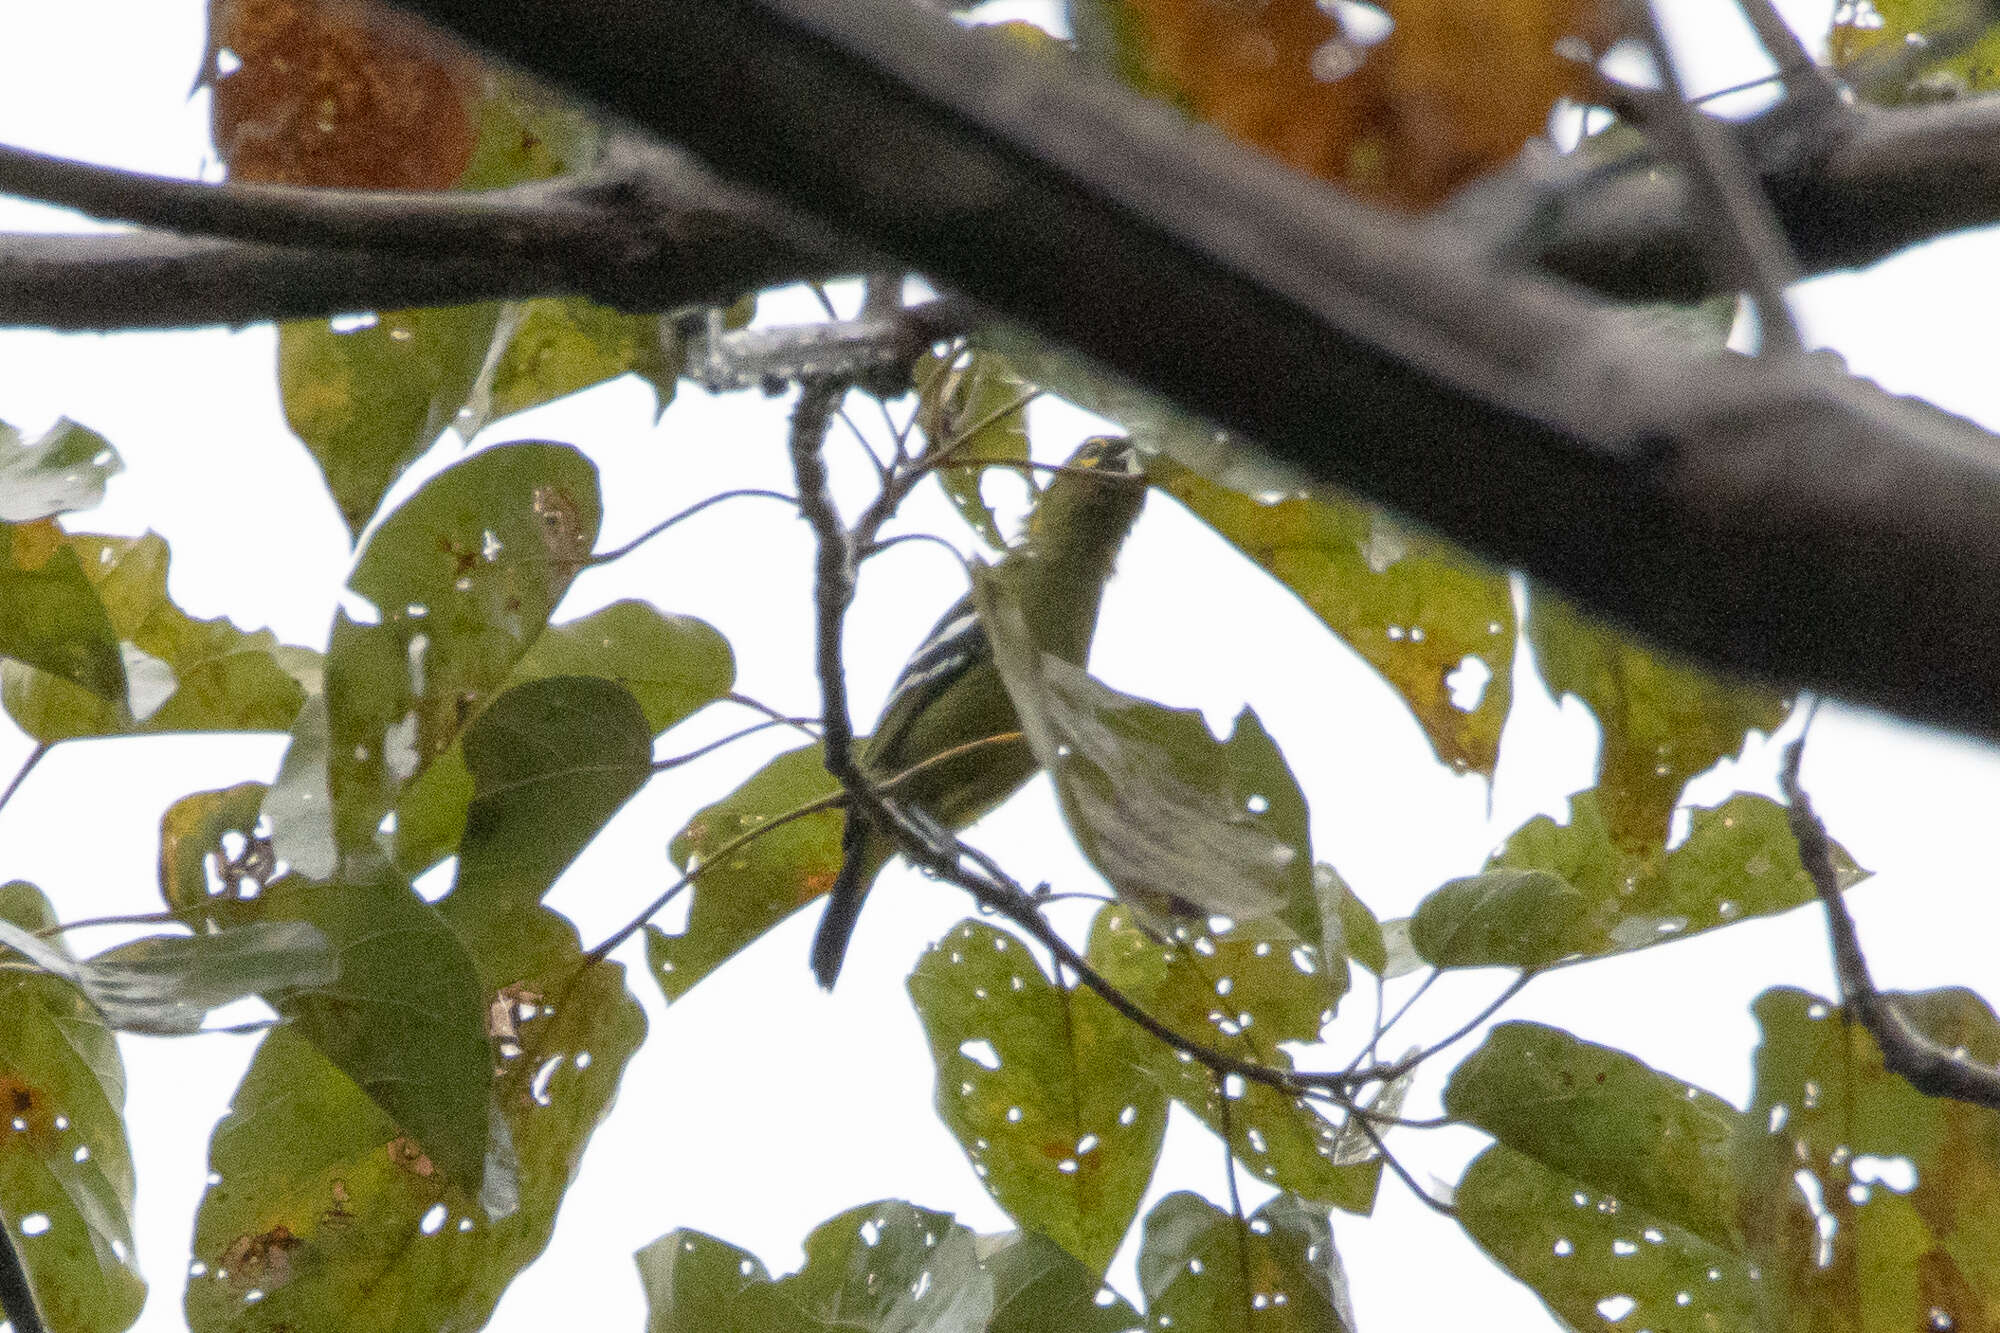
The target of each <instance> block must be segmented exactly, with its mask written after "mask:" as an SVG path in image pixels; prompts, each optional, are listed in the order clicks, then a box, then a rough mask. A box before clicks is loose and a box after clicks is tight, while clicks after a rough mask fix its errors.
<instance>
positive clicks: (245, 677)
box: [0, 525, 318, 741]
mask: <svg viewBox="0 0 2000 1333" xmlns="http://www.w3.org/2000/svg"><path fill="white" fill-rule="evenodd" d="M27 533H34V534H36V535H35V536H34V537H33V538H31V539H29V540H31V541H33V542H35V543H37V544H39V543H40V542H41V541H43V540H44V539H47V540H51V541H53V542H56V543H59V544H60V549H52V548H50V547H47V546H43V547H41V551H40V554H39V556H38V558H36V560H35V562H34V563H33V565H32V568H34V569H36V570H37V571H68V570H70V569H72V568H73V569H75V570H77V571H79V572H80V573H81V575H82V577H83V578H84V579H85V580H86V581H87V582H88V584H89V586H90V588H91V589H92V590H93V591H94V593H95V596H96V601H97V604H98V607H99V608H101V610H93V609H91V608H89V607H87V606H85V605H84V604H81V603H78V602H74V601H69V602H67V606H68V611H67V612H66V613H65V614H74V615H76V616H78V617H80V620H79V621H78V622H77V624H78V625H79V627H81V626H82V625H83V623H84V622H88V628H87V629H86V630H85V631H84V634H83V638H82V639H81V640H79V642H85V643H87V644H88V655H89V660H90V661H91V662H92V663H94V664H96V665H93V666H92V668H91V670H90V672H89V679H88V680H87V681H83V682H82V683H79V681H80V679H81V678H80V677H79V676H78V675H74V674H70V673H68V672H65V673H64V674H63V675H61V676H59V675H56V674H51V673H50V672H48V671H38V670H35V669H34V668H33V666H29V665H23V664H22V663H20V662H8V663H5V664H3V665H0V688H4V690H5V694H6V705H7V711H8V713H9V714H11V715H12V716H13V718H14V720H15V721H16V722H18V723H19V724H20V726H21V729H22V730H23V731H26V732H27V733H28V734H29V735H31V736H33V737H35V738H36V739H37V740H42V741H60V740H69V739H72V738H75V737H82V736H123V735H133V734H139V733H147V734H154V733H161V732H175V731H286V730H289V729H290V728H291V725H292V720H293V718H294V717H295V716H296V715H297V714H298V711H299V705H300V704H301V703H302V702H303V701H304V699H305V695H306V691H305V686H304V685H303V684H301V680H307V681H310V680H313V679H315V678H316V677H317V673H318V666H317V663H318V657H317V655H316V654H314V653H312V652H311V651H309V650H307V649H304V648H295V647H292V646H290V645H288V644H280V643H279V642H278V641H277V639H276V637H275V636H273V635H272V634H271V633H270V631H268V630H258V631H255V632H254V633H246V632H244V631H243V630H240V629H237V628H236V626H235V625H233V624H231V623H230V622H229V621H227V620H224V619H220V618H218V619H215V620H196V619H194V618H193V617H191V616H189V615H188V614H187V613H186V612H184V611H182V610H181V609H180V608H179V607H178V606H175V605H174V603H173V601H172V599H171V598H169V597H168V595H167V543H166V542H165V541H164V540H163V539H162V538H160V537H159V536H158V535H156V534H154V533H147V534H146V535H145V536H143V537H98V536H92V535H88V534H81V533H75V534H70V533H62V532H59V531H58V530H56V529H55V528H53V527H52V526H50V527H46V528H45V527H43V526H42V525H33V526H31V527H28V528H15V529H13V534H14V551H15V554H16V557H17V559H18V557H19V556H20V554H21V553H22V549H23V540H24V536H23V534H27ZM61 578H62V580H63V582H64V585H65V589H66V592H65V597H66V598H67V597H71V596H74V595H75V583H74V579H73V578H72V577H71V576H70V575H69V574H68V573H67V572H63V573H62V574H61ZM7 582H8V576H7V574H6V572H5V570H4V568H0V599H4V598H5V597H6V596H7V593H6V591H5V589H4V585H5V584H6V583H7ZM4 609H6V608H5V607H4V605H0V610H4ZM100 614H101V615H102V616H104V617H105V618H106V620H108V622H109V627H110V631H111V635H112V636H113V641H114V643H115V650H116V651H117V653H118V654H119V656H120V658H121V659H122V662H123V665H122V667H121V668H120V671H119V673H118V674H117V675H116V676H113V675H111V674H110V672H109V669H108V667H107V666H105V665H103V651H104V649H103V639H102V637H101V635H102V633H103V628H102V626H101V625H100V624H98V623H97V616H98V615H100ZM4 633H5V631H0V634H4ZM65 676H67V678H65ZM114 680H115V681H116V682H117V683H118V685H117V688H116V689H109V688H107V687H109V686H110V685H111V684H112V682H113V681H114Z"/></svg>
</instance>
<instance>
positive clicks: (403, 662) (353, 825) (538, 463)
mask: <svg viewBox="0 0 2000 1333" xmlns="http://www.w3.org/2000/svg"><path fill="white" fill-rule="evenodd" d="M598 519H599V508H598V495H597V472H596V469H595V468H594V467H593V466H592V465H591V463H590V461H589V460H588V459H586V458H585V457H584V456H583V455H582V454H580V453H578V452H577V451H576V450H574V449H572V448H570V447H569V446H568V445H561V444H547V443H528V444H508V445H500V446H498V447H496V448H492V449H487V450H484V451H482V452H480V453H477V454H474V455H473V456H472V457H471V458H468V459H466V460H465V461H464V462H462V463H458V464H456V465H455V466H453V467H450V468H447V469H446V470H445V471H443V472H441V473H439V474H438V475H437V476H435V477H433V478H432V479H431V480H430V482H429V483H428V484H426V485H425V486H424V487H423V489H421V490H419V491H418V492H417V493H416V494H415V495H414V496H412V497H411V498H410V499H409V500H408V502H406V503H405V504H404V505H403V506H402V507H401V508H399V509H398V510H396V512H395V513H393V514H391V515H389V517H388V518H386V519H384V520H383V522H382V524H381V526H380V527H379V528H377V529H376V531H375V534H374V536H373V537H372V538H370V540H369V542H368V546H367V549H366V550H365V551H363V552H362V555H361V559H360V562H359V563H358V565H357V566H356V568H355V571H354V576H353V578H352V579H351V580H350V581H349V583H350V586H351V587H352V588H353V590H354V592H355V593H356V594H358V595H359V596H360V597H361V598H363V599H365V600H366V601H367V602H368V603H370V604H371V605H372V607H373V608H374V609H373V612H372V614H373V617H374V623H363V622H362V621H357V620H355V619H353V618H351V617H350V616H349V615H348V614H347V613H346V612H342V613H341V615H340V616H339V618H338V619H337V620H336V621H335V624H334V629H333V642H332V646H331V647H330V648H329V649H328V651H327V663H326V701H327V709H328V728H329V730H328V736H329V748H328V752H327V753H328V784H329V788H330V796H331V799H332V804H333V817H334V834H335V840H336V843H337V846H338V847H339V849H340V852H341V854H342V855H343V856H351V855H356V854H361V855H364V856H373V855H375V854H376V853H378V852H379V850H380V848H379V846H378V835H379V834H381V833H383V832H384V830H383V829H382V828H381V825H382V823H383V821H384V819H385V817H386V816H387V815H388V814H389V812H390V811H391V810H393V809H394V808H395V805H396V801H397V799H398V797H399V795H400V793H401V789H402V785H403V784H404V783H405V782H407V781H408V780H409V779H411V778H412V777H414V776H416V774H418V773H419V772H421V771H422V770H423V769H424V768H425V766H426V765H428V764H429V763H430V762H431V761H432V760H433V759H435V758H436V757H437V756H438V755H439V754H441V753H443V752H444V751H445V750H446V749H447V748H448V747H449V746H450V745H451V743H452V742H453V741H454V740H455V739H456V738H457V736H458V733H459V731H460V729H461V728H463V727H464V726H465V725H466V723H468V722H469V721H470V720H471V719H472V717H473V716H474V715H475V714H476V713H477V712H478V711H479V709H480V708H481V707H482V706H483V705H484V704H485V702H486V701H487V699H489V698H490V697H492V695H494V694H495V693H497V692H498V690H499V689H500V688H501V687H502V685H503V684H504V683H505V682H506V680H507V678H508V676H509V675H510V674H511V673H512V671H513V670H514V667H515V665H516V664H517V663H518V662H519V661H520V660H521V658H522V656H523V655H524V654H525V653H526V652H527V651H528V648H529V646H530V645H531V644H533V642H534V641H535V639H536V637H537V636H538V635H539V634H540V633H541V632H542V627H543V626H544V625H546V624H547V623H548V617H549V613H550V612H551V611H552V610H554V609H555V605H556V603H557V602H558V601H560V600H561V599H562V595H563V593H564V592H565V591H567V590H568V588H569V584H570V581H571V580H572V579H573V578H575V577H576V574H577V572H578V571H579V570H580V569H581V568H582V565H583V562H584V561H585V560H586V559H587V558H588V556H589V554H590V549H591V546H592V545H593V544H594V543H595V542H596V540H597V526H598Z"/></svg>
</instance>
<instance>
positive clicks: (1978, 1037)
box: [1738, 988, 2000, 1333]
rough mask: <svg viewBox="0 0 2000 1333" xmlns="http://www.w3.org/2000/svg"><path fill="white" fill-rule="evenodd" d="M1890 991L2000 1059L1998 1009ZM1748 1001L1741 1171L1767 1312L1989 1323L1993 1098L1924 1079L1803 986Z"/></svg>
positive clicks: (1858, 1327) (1782, 1321) (1878, 1324)
mask: <svg viewBox="0 0 2000 1333" xmlns="http://www.w3.org/2000/svg"><path fill="white" fill-rule="evenodd" d="M1891 998H1892V999H1893V1000H1894V1002H1895V1003H1896V1005H1897V1006H1898V1007H1899V1008H1900V1009H1901V1010H1902V1012H1903V1014H1904V1015H1905V1016H1906V1017H1907V1018H1908V1019H1909V1021H1910V1022H1911V1024H1912V1025H1913V1026H1914V1027H1916V1028H1917V1030H1918V1031H1920V1032H1922V1033H1924V1034H1925V1035H1926V1036H1928V1037H1930V1038H1931V1039H1932V1040H1933V1041H1935V1042H1937V1043H1939V1044H1940V1045H1942V1046H1943V1047H1944V1048H1945V1049H1946V1050H1958V1051H1962V1052H1963V1053H1964V1055H1965V1057H1966V1058H1967V1059H1969V1060H1971V1061H1972V1062H1973V1063H1975V1064H1978V1065H1981V1066H1984V1067H1986V1068H1989V1069H1990V1068H1992V1067H1993V1066H1994V1065H1995V1064H1997V1063H2000V1020H1996V1019H1995V1018H1994V1015H1993V1011H1992V1009H1990V1008H1988V1007H1987V1004H1986V1002H1985V1001H1984V1000H1982V999H1980V998H1979V997H1978V996H1977V995H1974V994H1973V993H1972V992H1971V991H1968V990H1959V989H1955V988H1954V989H1948V990H1933V991H1923V992H1919V993H1915V994H1895V995H1893V996H1892V997H1891ZM1754 1012H1755V1013H1756V1016H1757V1023H1758V1026H1759V1027H1760V1028H1761V1029H1762V1034H1763V1040H1762V1042H1761V1044H1760V1045H1759V1046H1758V1048H1757V1055H1756V1061H1755V1070H1756V1085H1755V1090H1754V1092H1753V1093H1752V1095H1751V1099H1750V1111H1749V1117H1748V1118H1749V1120H1750V1123H1751V1125H1752V1131H1751V1133H1750V1135H1749V1136H1748V1141H1747V1142H1746V1143H1745V1145H1744V1147H1743V1151H1742V1154H1741V1156H1740V1157H1739V1160H1738V1170H1739V1173H1740V1175H1739V1196H1740V1197H1741V1199H1742V1201H1743V1211H1742V1216H1741V1225H1742V1233H1743V1236H1744V1238H1745V1241H1746V1249H1747V1253H1748V1256H1749V1258H1750V1260H1751V1262H1752V1263H1754V1264H1756V1265H1757V1266H1758V1268H1759V1269H1761V1270H1762V1272H1763V1274H1764V1277H1763V1281H1762V1282H1761V1283H1760V1284H1759V1286H1760V1288H1761V1290H1762V1292H1763V1296H1764V1300H1765V1302H1766V1308H1765V1311H1764V1313H1765V1317H1766V1320H1767V1324H1766V1326H1767V1327H1770V1328H1776V1329H1782V1330H1799V1331H1803V1330H1808V1329H1810V1330H1814V1333H1818V1331H1819V1330H1840V1331H1841V1333H1888V1330H1891V1329H1895V1330H1903V1329H1939V1330H1942V1329H1983V1328H1991V1327H1992V1326H1993V1323H1994V1319H1995V1314H1996V1311H2000V1242H1996V1237H2000V1112H1995V1111H1991V1110H1987V1109H1985V1108H1983V1107H1978V1106H1973V1105H1970V1104H1968V1103H1965V1102H1959V1101H1953V1100H1951V1099H1950V1098H1945V1097H1926V1096H1924V1095H1923V1094H1922V1093H1919V1092H1918V1091H1917V1090H1916V1089H1915V1088H1913V1087H1911V1086H1910V1085H1909V1083H1907V1082H1906V1081H1904V1079H1903V1078H1902V1077H1901V1076H1900V1075H1897V1074H1892V1073H1889V1072H1888V1071H1887V1070H1886V1069H1884V1068H1883V1066H1882V1055H1881V1052H1880V1050H1879V1049H1878V1048H1877V1047H1876V1045H1875V1043H1874V1040H1873V1039H1872V1038H1870V1037H1869V1036H1868V1034H1867V1032H1866V1031H1865V1030H1864V1029H1863V1028H1862V1027H1861V1026H1860V1025H1859V1024H1858V1023H1854V1022H1852V1021H1850V1020H1849V1019H1848V1017H1847V1016H1846V1014H1844V1013H1843V1012H1842V1011H1841V1010H1839V1009H1837V1008H1834V1007H1832V1006H1830V1005H1828V1004H1827V1003H1825V1002H1824V1001H1822V1000H1820V999H1818V998H1816V997H1814V996H1812V995H1809V994H1807V993H1805V992H1804V991H1799V990H1793V989H1790V988H1780V989H1776V990H1769V991H1766V992H1765V993H1764V994H1763V995H1761V996H1759V997H1758V999H1757V1002H1756V1004H1755V1006H1754Z"/></svg>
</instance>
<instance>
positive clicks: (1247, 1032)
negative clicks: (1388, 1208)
mask: <svg viewBox="0 0 2000 1333" xmlns="http://www.w3.org/2000/svg"><path fill="white" fill-rule="evenodd" d="M1260 925H1261V926H1262V927H1265V928H1266V929H1265V930H1261V931H1260V930H1258V929H1254V928H1253V927H1257V926H1260ZM1183 936H1184V937H1183V938H1179V939H1177V940H1176V942H1174V943H1172V944H1162V943H1160V942H1159V941H1157V940H1155V939H1154V938H1153V937H1152V936H1151V935H1149V934H1148V933H1147V932H1146V931H1144V930H1143V929H1141V928H1140V927H1139V925H1138V924H1137V923H1136V922H1135V921H1134V920H1133V919H1132V915H1131V910H1130V909H1129V908H1127V907H1125V906H1124V905H1123V904H1113V905H1111V906H1109V907H1106V908H1105V909H1103V910H1102V911H1100V912H1099V913H1098V915H1097V920H1096V921H1095V923H1093V925H1092V926H1091V931H1090V947H1089V958H1090V962H1091V963H1092V965H1093V966H1095V967H1097V968H1098V970H1099V971H1101V972H1102V973H1103V974H1104V976H1105V977H1106V979H1107V980H1109V981H1110V982H1111V983H1112V984H1113V985H1115V986H1117V987H1118V988H1119V989H1120V990H1121V991H1123V992H1124V993H1125V995H1127V996H1128V997H1130V998H1131V999H1132V1000H1133V1001H1134V1002H1135V1003H1137V1004H1139V1005H1140V1006H1141V1007H1142V1008H1144V1009H1145V1010H1146V1012H1148V1013H1150V1014H1152V1015H1153V1016H1154V1017H1156V1018H1158V1019H1159V1020H1160V1021H1161V1022H1163V1023H1165V1024H1167V1025H1168V1026H1169V1027H1171V1028H1172V1029H1174V1031H1176V1032H1178V1033H1181V1034H1182V1035H1183V1036H1186V1037H1188V1038H1190V1039H1191V1040H1193V1041H1196V1042H1199V1043H1200V1044H1201V1045H1203V1046H1206V1047H1208V1048H1209V1049H1211V1050H1218V1051H1222V1052H1225V1053H1227V1054H1230V1055H1234V1056H1237V1057H1239V1058H1241V1059H1246V1060H1253V1061H1256V1062H1257V1063H1259V1064H1263V1065H1268V1066H1271V1067H1273V1068H1278V1069H1289V1068H1290V1067H1291V1055H1290V1052H1289V1051H1287V1050H1286V1049H1285V1047H1286V1045H1287V1044H1289V1043H1293V1042H1312V1041H1317V1040H1318V1039H1319V1033H1320V1029H1321V1028H1322V1027H1324V1026H1325V1024H1326V1023H1327V1022H1328V1021H1329V1020H1330V1019H1331V1018H1332V1016H1333V1014H1332V1010H1331V1008H1330V1007H1329V1006H1328V1005H1327V1003H1326V996H1327V993H1328V992H1327V985H1326V979H1325V977H1324V976H1323V975H1322V974H1321V964H1320V960H1319V955H1318V952H1317V951H1316V950H1315V949H1314V948H1313V947H1312V946H1311V945H1308V944H1305V943H1303V942H1301V941H1300V940H1298V939H1297V938H1295V937H1294V936H1292V935H1291V934H1290V933H1289V932H1288V931H1286V930H1285V928H1284V927H1283V926H1280V925H1278V924H1277V923H1275V922H1267V923H1250V924H1248V925H1243V924H1236V925H1232V926H1231V928H1230V929H1229V930H1226V931H1207V930H1204V931H1201V932H1199V933H1196V932H1194V931H1186V932H1183ZM1142 1049H1145V1050H1147V1051H1149V1052H1150V1054H1149V1056H1148V1058H1147V1060H1146V1064H1145V1068H1146V1071H1147V1072H1148V1073H1149V1074H1150V1075H1151V1077H1153V1078H1154V1079H1155V1080H1157V1081H1158V1082H1159V1084H1160V1086H1161V1087H1162V1089H1164V1090H1165V1091H1166V1093H1167V1094H1168V1095H1169V1096H1171V1097H1173V1098H1174V1099H1175V1100H1177V1101H1179V1102H1181V1103H1182V1104H1183V1105H1185V1106H1186V1107H1187V1108H1188V1109H1189V1110H1191V1111H1193V1112H1194V1113H1195V1114H1196V1115H1198V1116H1200V1117H1201V1119H1202V1121H1203V1122H1204V1123H1206V1124H1207V1125H1208V1127H1209V1128H1210V1129H1213V1130H1214V1131H1215V1132H1216V1133H1218V1134H1221V1133H1222V1132H1223V1128H1224V1104H1223V1099H1224V1097H1225V1096H1227V1098H1228V1120H1227V1123H1228V1130H1229V1133H1228V1138H1229V1141H1230V1143H1231V1145H1232V1146H1233V1147H1234V1148H1235V1150H1236V1154H1237V1157H1238V1159H1239V1160H1240V1161H1241V1162H1242V1164H1243V1165H1244V1166H1245V1167H1246V1168H1247V1169H1249V1170H1250V1171H1251V1172H1252V1173H1253V1174H1254V1175H1256V1176H1257V1177H1258V1178H1259V1179H1261V1180H1264V1181H1266V1182H1268V1183H1270V1184H1273V1185H1276V1186H1278V1187H1279V1188H1280V1189H1284V1190H1288V1191H1290V1192H1292V1193H1294V1194H1298V1195H1301V1196H1303V1197H1305V1198H1308V1199H1313V1200H1317V1201H1319V1202H1323V1203H1330V1204H1333V1205H1335V1206H1337V1207H1340V1208H1344V1209H1346V1210H1348V1211H1349V1212H1360V1213H1365V1212H1368V1211H1369V1210H1370V1209H1372V1208H1373V1207H1374V1202H1375V1190H1376V1187H1377V1185H1378V1184H1379V1182H1380V1180H1381V1174H1382V1163H1381V1161H1380V1160H1379V1159H1378V1158H1373V1157H1369V1158H1368V1159H1367V1160H1359V1161H1357V1160H1355V1158H1354V1154H1353V1153H1352V1151H1351V1148H1350V1145H1347V1144H1344V1143H1343V1142H1342V1136H1341V1132H1340V1126H1338V1125H1335V1124H1333V1123H1331V1122H1330V1121H1328V1120H1327V1119H1326V1118H1325V1117H1323V1116H1321V1115H1320V1114H1319V1113H1318V1112H1317V1111H1316V1110H1314V1109H1313V1108H1312V1107H1311V1106H1310V1105H1309V1104H1307V1103H1306V1102H1304V1101H1302V1100H1299V1099H1295V1098H1291V1097H1287V1096H1285V1095H1284V1094H1283V1093H1281V1092H1278V1091H1277V1090H1275V1089H1273V1088H1269V1087H1267V1086H1265V1085H1263V1084H1261V1083H1251V1082H1247V1081H1244V1080H1241V1079H1238V1078H1235V1077H1231V1078H1228V1079H1220V1078H1218V1076H1216V1075H1214V1074H1212V1073H1211V1072H1210V1071H1209V1070H1208V1069H1207V1067H1205V1066H1203V1065H1201V1064H1199V1063H1197V1062H1195V1061H1194V1060H1192V1059H1188V1060H1183V1059H1181V1058H1179V1057H1178V1056H1177V1055H1176V1054H1175V1053H1173V1052H1171V1051H1169V1050H1168V1049H1167V1048H1166V1047H1165V1046H1164V1045H1162V1044H1160V1043H1158V1042H1153V1043H1152V1044H1151V1045H1150V1046H1148V1047H1144V1048H1142Z"/></svg>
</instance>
